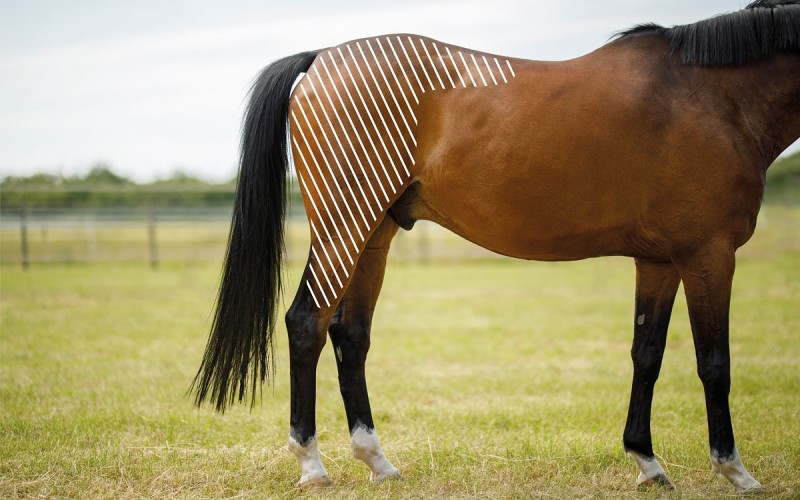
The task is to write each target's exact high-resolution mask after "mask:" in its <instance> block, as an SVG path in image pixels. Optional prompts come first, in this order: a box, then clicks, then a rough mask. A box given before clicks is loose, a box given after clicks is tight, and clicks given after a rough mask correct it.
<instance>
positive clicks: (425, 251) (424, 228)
mask: <svg viewBox="0 0 800 500" xmlns="http://www.w3.org/2000/svg"><path fill="white" fill-rule="evenodd" d="M429 230H430V227H428V222H427V221H422V224H420V225H419V226H418V232H419V260H420V262H422V263H423V264H427V263H429V262H430V260H431V240H430V232H429Z"/></svg>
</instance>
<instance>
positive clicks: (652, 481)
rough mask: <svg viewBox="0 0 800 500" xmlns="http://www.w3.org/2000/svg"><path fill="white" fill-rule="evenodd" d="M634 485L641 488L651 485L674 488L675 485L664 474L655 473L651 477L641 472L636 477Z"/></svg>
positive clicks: (647, 487) (651, 486) (650, 486)
mask: <svg viewBox="0 0 800 500" xmlns="http://www.w3.org/2000/svg"><path fill="white" fill-rule="evenodd" d="M636 487H637V488H639V489H642V490H643V489H649V488H653V487H659V488H666V489H668V490H674V489H675V485H674V484H673V483H672V481H670V480H669V478H668V477H667V476H666V474H657V475H655V476H653V477H647V476H645V475H644V473H643V472H640V473H639V477H638V478H637V479H636Z"/></svg>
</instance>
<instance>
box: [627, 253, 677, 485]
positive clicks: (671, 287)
mask: <svg viewBox="0 0 800 500" xmlns="http://www.w3.org/2000/svg"><path fill="white" fill-rule="evenodd" d="M678 284H680V277H679V276H678V271H677V269H675V266H674V265H673V264H672V263H671V262H667V263H657V262H648V261H644V260H640V259H637V260H636V314H635V317H634V326H633V347H631V358H632V359H633V387H632V388H631V402H630V406H629V407H628V420H627V422H626V424H625V433H624V435H623V443H624V445H625V451H626V452H627V453H628V455H630V456H631V457H632V458H633V459H634V461H635V462H636V465H638V466H639V469H641V472H640V473H639V477H638V478H637V481H636V484H637V485H638V486H650V485H653V484H659V485H662V486H667V487H669V488H674V487H675V486H674V485H673V484H672V482H671V481H670V480H669V479H668V478H667V475H666V473H665V472H664V469H663V468H662V467H661V464H659V463H658V460H656V457H655V454H654V453H653V443H652V438H651V435H650V409H651V407H652V403H653V388H654V386H655V383H656V380H657V379H658V374H659V371H660V370H661V360H662V359H663V356H664V346H665V345H666V342H667V327H668V326H669V319H670V316H671V314H672V304H673V303H674V301H675V294H676V293H677V291H678Z"/></svg>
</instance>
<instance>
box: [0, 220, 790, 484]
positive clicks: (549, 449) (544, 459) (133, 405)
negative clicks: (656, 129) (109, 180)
mask: <svg viewBox="0 0 800 500" xmlns="http://www.w3.org/2000/svg"><path fill="white" fill-rule="evenodd" d="M760 222H761V227H760V228H759V230H758V231H757V233H756V236H755V237H754V240H753V241H751V242H750V243H749V244H748V246H746V247H745V248H743V249H742V251H741V252H740V259H739V262H738V268H737V275H736V280H735V284H734V296H733V305H732V318H731V325H732V332H731V339H732V341H731V346H732V347H731V350H732V359H733V373H732V375H733V387H732V391H731V403H732V410H733V414H734V428H735V430H736V435H737V441H738V446H739V450H740V452H741V454H742V456H743V460H744V462H745V464H746V465H747V466H748V468H749V469H750V471H751V472H752V473H753V474H754V476H755V477H756V478H757V479H759V480H760V481H761V482H762V483H763V484H764V485H765V487H766V489H767V494H768V495H770V496H777V497H785V498H791V497H797V496H798V495H800V474H798V472H800V361H799V360H800V342H799V340H800V338H798V333H800V307H798V306H800V237H798V230H797V229H798V227H800V211H798V210H797V209H779V208H770V209H768V210H766V211H765V213H764V214H763V215H762V217H761V220H760ZM412 234H413V233H412ZM399 243H400V244H401V245H402V244H406V243H407V242H406V243H403V242H402V241H400V242H399ZM219 264H220V263H218V262H216V263H197V262H195V263H164V264H162V265H161V266H160V268H159V269H158V270H157V271H151V270H150V269H149V268H148V267H147V264H146V263H144V262H138V263H137V262H129V263H116V264H115V263H105V264H101V263H97V264H82V265H69V266H67V265H50V264H40V265H36V266H33V267H32V268H31V269H30V270H29V271H28V272H23V271H21V270H19V269H18V268H17V266H3V267H2V268H0V272H2V279H1V281H0V298H1V299H2V324H1V325H2V332H1V333H0V367H1V368H2V372H1V373H0V425H1V426H2V432H1V433H0V497H3V498H7V497H16V496H26V497H38V496H61V497H63V496H67V497H82V498H85V497H105V498H120V497H123V498H124V497H215V498H218V497H239V496H241V497H278V496H295V495H297V494H298V493H304V494H309V495H314V496H315V495H321V496H334V497H345V498H349V497H380V496H394V497H413V498H437V497H439V498H440V497H464V496H481V497H506V498H508V497H527V496H536V497H539V496H552V497H558V498H566V497H589V496H591V497H595V496H600V497H604V496H609V497H613V496H634V495H638V496H643V497H649V496H653V495H659V494H661V493H662V492H658V491H657V492H650V493H643V494H639V493H636V492H635V477H636V473H637V471H636V470H635V465H634V464H633V462H632V461H631V460H629V459H627V458H626V457H625V455H624V453H623V450H622V443H621V441H622V439H621V436H622V429H623V426H624V423H625V415H626V409H627V401H628V396H629V387H630V379H631V373H632V368H631V363H630V359H629V349H630V341H631V335H632V334H631V332H632V325H631V322H632V320H633V288H634V267H633V263H632V262H631V261H630V260H628V259H621V258H610V259H599V260H592V261H584V262H576V263H558V264H547V263H528V262H520V261H512V260H508V259H481V260H474V261H448V262H443V261H433V262H431V263H429V264H420V263H415V262H396V263H394V264H393V265H391V266H390V268H389V272H388V274H387V278H386V283H385V286H384V291H383V294H382V298H381V301H380V302H379V305H378V309H377V312H376V316H375V322H374V328H373V337H372V339H373V340H372V349H371V352H370V358H369V361H368V366H367V369H368V381H369V385H370V394H371V399H372V407H373V411H374V414H375V420H376V424H377V426H378V432H379V433H380V435H381V440H382V444H383V448H384V450H385V451H386V453H387V455H388V457H389V458H390V460H392V461H393V462H394V464H395V465H396V466H398V467H399V468H400V470H401V471H402V472H403V475H404V479H403V480H401V481H391V482H388V483H385V484H380V485H370V484H368V482H367V477H368V470H367V468H366V467H365V466H364V465H363V464H361V463H356V462H355V461H354V460H353V459H352V458H351V457H350V451H349V438H348V435H347V429H346V421H345V418H344V411H343V408H342V404H341V400H340V397H339V394H338V392H339V391H338V386H337V380H336V372H335V365H334V360H333V353H332V352H331V349H330V348H329V347H326V350H325V352H324V353H323V357H322V360H321V362H320V370H319V377H318V380H319V390H318V409H317V425H318V432H319V436H320V442H321V451H322V453H323V454H324V457H323V462H324V463H325V465H326V467H327V468H328V472H329V473H330V475H331V477H332V479H333V481H334V486H333V487H331V488H328V489H325V490H321V491H313V492H299V491H297V490H295V489H294V484H295V482H296V481H297V479H298V477H299V468H298V466H297V464H296V461H295V459H294V457H293V456H292V455H291V454H290V453H289V452H288V451H287V450H286V447H285V442H286V435H287V431H288V414H289V408H288V405H289V396H288V390H289V387H288V356H287V347H286V338H285V337H286V334H285V331H283V330H281V331H280V332H278V334H277V338H278V341H279V342H278V355H279V371H278V375H277V380H276V383H275V385H274V388H269V387H267V388H265V389H264V392H263V401H262V403H261V404H258V405H257V406H256V408H255V409H254V410H253V411H252V412H251V411H249V410H248V408H246V407H245V408H242V407H237V408H234V409H233V410H232V411H229V412H228V413H226V414H225V415H224V416H223V415H218V414H215V413H213V412H212V411H211V410H210V409H207V408H206V409H202V410H199V411H198V410H195V409H193V408H192V406H191V402H190V400H189V399H188V398H187V397H186V396H185V391H186V389H187V387H188V385H189V382H190V381H191V378H192V377H193V375H194V373H195V370H196V369H197V366H198V364H199V360H200V356H201V352H202V349H203V347H204V345H205V341H206V334H207V328H208V319H209V315H210V312H211V305H212V302H213V299H214V294H215V288H216V284H217V283H216V282H217V278H218V272H219ZM298 275H299V266H298V264H296V263H293V264H292V266H291V268H290V269H289V279H290V281H291V284H290V286H289V287H288V288H289V290H292V291H293V290H294V289H295V287H296V280H297V279H298ZM286 300H287V301H288V300H290V297H287V299H286ZM653 415H654V418H653V432H654V446H655V450H656V453H657V454H658V455H659V457H660V459H661V463H662V465H664V467H665V469H666V470H667V472H668V474H669V475H670V477H671V478H672V480H673V481H674V482H675V483H676V485H677V486H678V488H679V489H680V491H679V493H678V494H676V495H680V494H682V495H684V496H689V497H693V496H725V495H732V494H733V489H732V487H731V485H730V484H728V483H727V482H726V481H724V480H723V479H720V478H717V477H715V476H714V475H713V474H712V472H711V470H710V465H709V461H708V450H707V431H706V423H705V409H704V404H703V392H702V387H701V384H700V382H699V380H698V378H697V376H696V374H695V363H694V351H693V346H692V342H691V334H690V331H689V323H688V319H687V315H686V306H685V301H684V300H683V298H682V295H679V298H678V301H677V303H676V307H675V312H674V315H673V321H672V324H671V328H670V334H669V340H668V343H667V352H666V356H665V360H664V366H663V369H662V376H661V379H660V380H659V383H658V385H657V387H656V397H655V403H654V408H653Z"/></svg>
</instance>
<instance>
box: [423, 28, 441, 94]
mask: <svg viewBox="0 0 800 500" xmlns="http://www.w3.org/2000/svg"><path fill="white" fill-rule="evenodd" d="M419 43H420V44H421V45H422V48H423V49H425V55H426V56H427V57H428V62H429V63H431V68H433V72H434V73H435V74H436V79H437V80H439V85H441V86H442V90H444V82H443V81H442V77H441V76H439V70H438V69H436V64H434V62H433V58H431V53H430V52H428V46H427V45H425V41H424V40H422V39H421V38H420V40H419Z"/></svg>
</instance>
